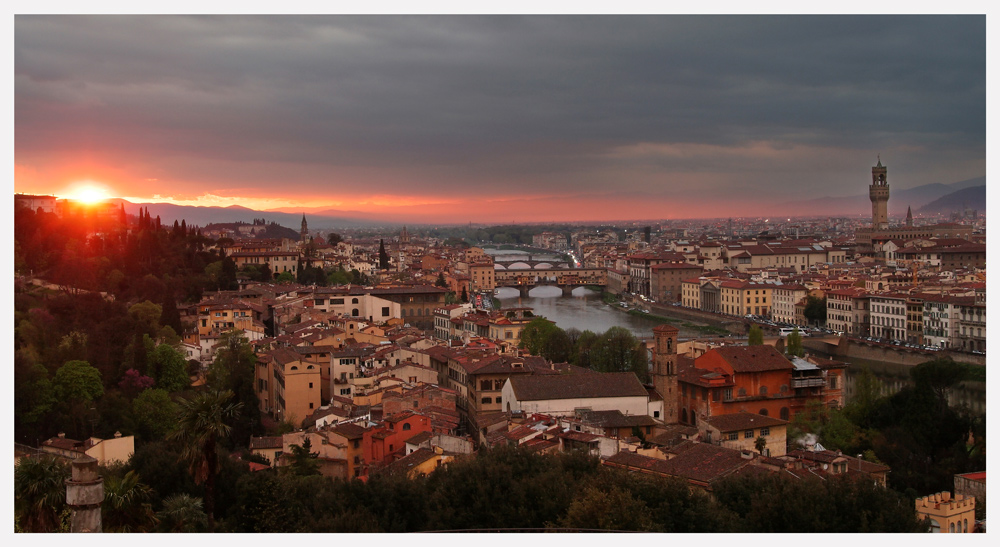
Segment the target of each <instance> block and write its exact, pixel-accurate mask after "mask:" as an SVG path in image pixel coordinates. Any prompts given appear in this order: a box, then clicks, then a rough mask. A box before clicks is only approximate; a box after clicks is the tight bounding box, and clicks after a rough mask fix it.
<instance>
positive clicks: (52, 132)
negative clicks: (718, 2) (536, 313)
mask: <svg viewBox="0 0 1000 547" xmlns="http://www.w3.org/2000/svg"><path fill="white" fill-rule="evenodd" d="M14 30H15V36H14V99H15V100H14V129H15V131H14V144H15V149H14V163H15V166H14V167H15V170H14V173H15V177H14V181H15V182H14V185H15V191H16V192H22V193H37V194H55V195H58V196H63V197H67V196H74V195H80V194H81V193H82V192H84V190H85V189H88V188H89V189H90V191H91V192H94V191H97V192H99V193H103V195H107V196H113V197H124V198H126V199H128V200H129V201H132V202H163V201H168V202H173V203H179V204H185V205H221V206H229V205H241V206H244V207H250V208H254V209H257V210H272V209H281V210H284V211H288V212H297V211H303V212H310V213H313V212H317V211H322V210H327V209H335V210H339V211H349V212H355V213H354V214H357V215H363V216H369V217H373V218H378V219H385V220H392V221H402V222H413V223H417V222H429V223H433V222H439V223H452V222H458V223H464V222H470V221H474V222H504V223H506V222H543V221H559V222H562V221H572V220H621V219H668V218H707V217H724V216H754V215H756V214H761V215H764V214H772V213H773V214H781V215H782V216H784V215H785V214H788V215H795V214H796V211H788V210H787V208H784V209H783V208H782V207H781V205H782V204H784V203H787V202H792V201H797V200H805V199H810V198H818V197H823V196H848V195H857V194H865V193H867V185H868V184H869V183H870V181H871V167H872V166H873V165H874V164H875V163H876V161H877V159H878V158H879V157H880V158H881V161H882V163H883V164H885V165H887V166H888V167H889V181H890V184H891V185H892V187H893V188H911V187H915V186H919V185H922V184H929V183H951V182H957V181H961V180H965V179H970V178H974V177H979V176H983V175H985V174H986V19H985V17H984V16H748V15H742V16H677V15H674V16H430V15H425V16H405V17H404V16H386V15H379V16H346V15H345V16H168V15H153V16H108V15H92V16H56V15H39V16H24V15H18V16H16V17H15V19H14ZM859 213H864V214H867V213H868V211H859Z"/></svg>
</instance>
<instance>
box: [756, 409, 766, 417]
mask: <svg viewBox="0 0 1000 547" xmlns="http://www.w3.org/2000/svg"><path fill="white" fill-rule="evenodd" d="M757 414H760V415H761V416H767V409H766V408H762V409H760V411H759V412H757Z"/></svg>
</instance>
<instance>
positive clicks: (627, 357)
mask: <svg viewBox="0 0 1000 547" xmlns="http://www.w3.org/2000/svg"><path fill="white" fill-rule="evenodd" d="M590 368H592V369H593V370H596V371H599V372H634V373H635V374H636V376H638V377H639V381H641V382H645V381H647V380H648V378H649V360H648V358H647V355H646V348H645V346H643V345H641V344H640V342H639V340H638V339H637V338H636V337H635V336H634V335H633V334H632V333H631V332H630V331H629V330H628V329H626V328H624V327H611V328H610V329H608V330H607V332H605V333H604V334H603V335H601V337H600V338H598V339H597V340H596V341H595V342H594V345H593V347H592V349H591V351H590Z"/></svg>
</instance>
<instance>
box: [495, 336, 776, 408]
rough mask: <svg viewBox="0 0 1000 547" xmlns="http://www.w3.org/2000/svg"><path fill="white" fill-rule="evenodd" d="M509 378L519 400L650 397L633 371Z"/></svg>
mask: <svg viewBox="0 0 1000 547" xmlns="http://www.w3.org/2000/svg"><path fill="white" fill-rule="evenodd" d="M772 349H773V348H772ZM789 366H790V364H789ZM508 381H509V382H510V385H511V388H512V389H513V391H514V396H515V397H517V400H519V401H539V400H546V399H589V398H597V397H647V395H646V388H644V387H642V384H641V383H640V382H639V379H638V378H637V377H636V375H635V373H633V372H608V373H603V374H559V375H552V376H548V375H546V376H534V375H533V376H512V377H511V378H510V380H508Z"/></svg>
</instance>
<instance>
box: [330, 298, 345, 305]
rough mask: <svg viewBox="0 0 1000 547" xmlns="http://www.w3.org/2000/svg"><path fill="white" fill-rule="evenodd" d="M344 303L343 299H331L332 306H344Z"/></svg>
mask: <svg viewBox="0 0 1000 547" xmlns="http://www.w3.org/2000/svg"><path fill="white" fill-rule="evenodd" d="M343 303H344V299H343V298H331V299H330V304H343Z"/></svg>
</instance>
